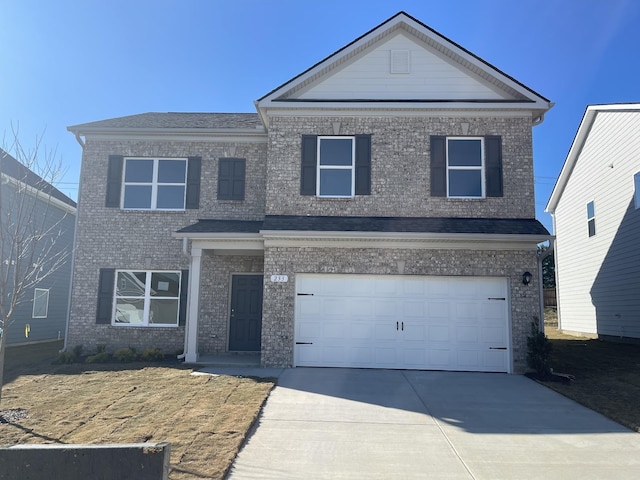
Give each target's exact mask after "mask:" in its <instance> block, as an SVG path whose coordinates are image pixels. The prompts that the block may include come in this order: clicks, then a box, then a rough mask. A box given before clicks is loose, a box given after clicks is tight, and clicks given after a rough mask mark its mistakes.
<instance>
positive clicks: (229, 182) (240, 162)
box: [218, 158, 246, 200]
mask: <svg viewBox="0 0 640 480" xmlns="http://www.w3.org/2000/svg"><path fill="white" fill-rule="evenodd" d="M245 169H246V162H245V159H244V158H221V159H220V160H219V163H218V200H244V189H245V188H244V187H245Z"/></svg>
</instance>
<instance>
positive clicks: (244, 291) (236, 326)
mask: <svg viewBox="0 0 640 480" xmlns="http://www.w3.org/2000/svg"><path fill="white" fill-rule="evenodd" d="M230 313H231V318H230V321H229V350H230V351H236V352H237V351H244V352H257V351H260V339H261V335H262V275H233V276H232V277H231V312H230Z"/></svg>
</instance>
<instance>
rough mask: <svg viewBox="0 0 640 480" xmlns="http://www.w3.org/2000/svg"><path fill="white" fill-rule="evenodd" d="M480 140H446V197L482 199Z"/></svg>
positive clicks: (482, 155) (481, 140)
mask: <svg viewBox="0 0 640 480" xmlns="http://www.w3.org/2000/svg"><path fill="white" fill-rule="evenodd" d="M483 143H484V142H483V139H482V138H447V196H448V197H462V198H483V197H484V196H485V194H484V145H483Z"/></svg>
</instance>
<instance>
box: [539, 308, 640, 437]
mask: <svg viewBox="0 0 640 480" xmlns="http://www.w3.org/2000/svg"><path fill="white" fill-rule="evenodd" d="M545 324H547V322H546V319H545ZM546 334H547V337H548V338H549V340H550V341H551V343H552V345H553V350H552V352H551V366H552V367H553V370H554V371H555V372H559V373H568V374H571V375H574V376H575V380H574V381H572V382H571V383H570V384H568V385H565V384H561V383H557V382H553V383H550V382H542V383H544V384H545V385H546V386H547V387H549V388H551V389H553V390H556V391H558V392H560V393H561V394H563V395H565V396H567V397H569V398H571V399H573V400H575V401H577V402H579V403H581V404H582V405H585V406H586V407H589V408H590V409H592V410H595V411H597V412H600V413H602V414H603V415H606V416H607V417H609V418H611V419H612V420H615V421H616V422H618V423H621V424H622V425H625V426H627V427H629V428H631V429H632V430H635V431H637V432H640V402H639V401H638V399H639V398H640V345H626V344H620V343H613V342H603V341H601V340H591V339H586V338H581V337H573V336H569V335H564V334H562V333H559V332H558V331H557V328H556V326H550V325H548V324H547V325H546Z"/></svg>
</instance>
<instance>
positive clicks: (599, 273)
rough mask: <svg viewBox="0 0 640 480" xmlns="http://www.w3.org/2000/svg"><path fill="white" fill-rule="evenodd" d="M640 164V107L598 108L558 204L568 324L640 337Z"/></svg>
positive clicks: (561, 285) (561, 294)
mask: <svg viewBox="0 0 640 480" xmlns="http://www.w3.org/2000/svg"><path fill="white" fill-rule="evenodd" d="M638 171H640V112H600V113H598V114H597V116H596V118H595V120H594V123H593V126H592V128H591V131H590V133H589V136H588V138H587V140H586V142H585V144H584V147H583V149H582V152H581V153H580V155H579V157H578V160H577V162H576V164H575V167H574V171H573V172H572V173H571V176H570V178H569V180H568V182H567V185H566V188H565V190H564V192H563V194H562V197H561V199H560V201H559V203H558V206H557V208H556V215H555V217H556V235H557V237H558V242H557V255H556V258H557V270H558V302H559V308H560V317H561V318H560V322H561V325H560V328H562V329H563V330H568V331H576V332H585V333H594V334H595V333H598V334H599V335H611V336H616V337H618V336H625V337H637V338H640V248H639V247H640V242H639V240H640V210H636V209H635V206H634V180H633V176H634V174H635V173H637V172H638ZM590 201H593V202H594V205H595V228H596V234H595V235H594V236H592V237H589V236H588V228H587V207H586V205H587V203H588V202H590Z"/></svg>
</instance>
